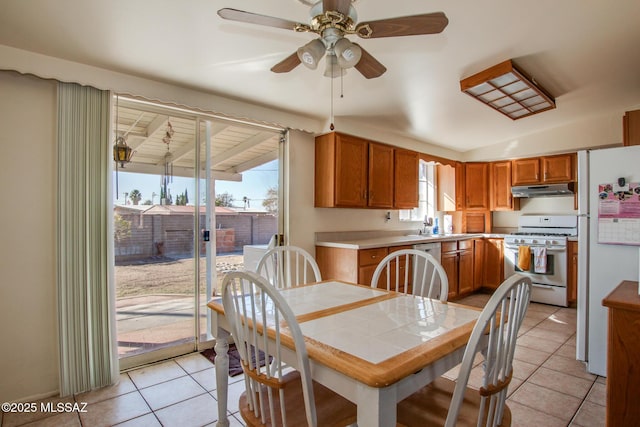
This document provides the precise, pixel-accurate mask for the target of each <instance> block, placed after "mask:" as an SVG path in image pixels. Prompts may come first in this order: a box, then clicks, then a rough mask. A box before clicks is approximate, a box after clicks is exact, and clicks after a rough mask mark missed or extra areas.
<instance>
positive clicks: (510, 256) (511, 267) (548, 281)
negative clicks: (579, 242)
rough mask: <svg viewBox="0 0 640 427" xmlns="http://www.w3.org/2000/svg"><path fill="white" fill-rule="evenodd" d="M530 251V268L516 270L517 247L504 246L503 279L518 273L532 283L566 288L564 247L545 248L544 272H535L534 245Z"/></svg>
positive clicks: (565, 253) (565, 251) (565, 249)
mask: <svg viewBox="0 0 640 427" xmlns="http://www.w3.org/2000/svg"><path fill="white" fill-rule="evenodd" d="M529 246H530V247H531V249H532V251H531V263H530V265H531V267H530V268H529V270H527V271H523V270H521V269H520V268H518V245H509V244H508V245H505V250H504V273H505V277H509V276H511V275H512V274H515V273H520V274H523V275H525V276H528V277H529V278H530V279H531V281H532V282H533V283H537V284H541V285H548V286H559V287H563V288H566V286H567V248H566V247H565V246H547V247H546V248H547V263H546V264H547V266H546V267H547V268H546V270H545V271H544V272H541V273H537V272H535V270H534V268H535V262H534V261H535V260H534V254H533V248H535V247H536V245H529Z"/></svg>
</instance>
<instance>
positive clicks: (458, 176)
mask: <svg viewBox="0 0 640 427" xmlns="http://www.w3.org/2000/svg"><path fill="white" fill-rule="evenodd" d="M464 168H465V166H464V163H459V162H456V164H455V165H454V166H451V165H442V164H439V165H437V166H436V184H437V188H438V201H437V205H438V208H437V210H439V211H443V212H453V211H462V210H464V207H465V201H464Z"/></svg>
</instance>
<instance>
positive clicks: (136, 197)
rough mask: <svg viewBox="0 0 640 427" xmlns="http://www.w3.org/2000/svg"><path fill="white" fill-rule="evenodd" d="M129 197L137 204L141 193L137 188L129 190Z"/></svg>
mask: <svg viewBox="0 0 640 427" xmlns="http://www.w3.org/2000/svg"><path fill="white" fill-rule="evenodd" d="M129 198H130V199H131V202H133V204H134V205H137V204H138V203H139V202H140V200H142V193H140V191H138V190H131V193H129Z"/></svg>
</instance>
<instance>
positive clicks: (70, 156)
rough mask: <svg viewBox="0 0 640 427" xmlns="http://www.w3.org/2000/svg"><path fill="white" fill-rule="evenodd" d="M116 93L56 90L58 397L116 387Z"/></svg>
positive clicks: (69, 86) (67, 87) (69, 88)
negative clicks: (113, 220) (113, 218)
mask: <svg viewBox="0 0 640 427" xmlns="http://www.w3.org/2000/svg"><path fill="white" fill-rule="evenodd" d="M110 100H111V94H110V92H108V91H101V90H98V89H95V88H92V87H88V86H80V85H77V84H73V83H60V84H59V87H58V135H57V136H58V138H57V140H58V188H59V199H58V230H57V234H58V260H57V261H58V262H57V264H58V277H57V288H58V327H59V335H60V394H61V395H62V396H67V395H69V394H73V393H78V392H82V391H87V390H91V389H94V388H98V387H102V386H105V385H109V384H112V383H114V382H115V380H116V379H117V376H118V359H117V347H116V345H115V309H114V304H115V299H114V296H113V293H112V289H113V288H112V287H111V286H110V282H109V281H110V280H111V279H110V278H111V273H110V269H111V266H112V263H111V259H112V254H111V252H110V251H111V249H110V240H111V239H110V237H111V234H110V230H111V229H112V225H111V222H110V215H109V214H110V207H111V202H110V200H111V196H110V189H111V184H110V177H111V173H110V148H111V145H110V137H109V136H110V126H109V122H110V120H109V118H110V108H111V101H110Z"/></svg>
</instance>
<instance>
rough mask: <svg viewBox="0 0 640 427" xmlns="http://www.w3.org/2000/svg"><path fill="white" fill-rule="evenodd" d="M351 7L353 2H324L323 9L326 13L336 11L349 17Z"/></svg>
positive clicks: (339, 0) (330, 0) (324, 0)
mask: <svg viewBox="0 0 640 427" xmlns="http://www.w3.org/2000/svg"><path fill="white" fill-rule="evenodd" d="M350 6H351V0H322V9H323V11H324V12H327V11H329V10H335V11H338V12H340V13H341V14H343V15H345V16H347V15H348V14H349V7H350Z"/></svg>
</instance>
